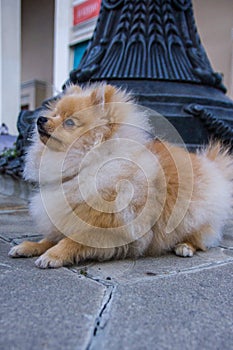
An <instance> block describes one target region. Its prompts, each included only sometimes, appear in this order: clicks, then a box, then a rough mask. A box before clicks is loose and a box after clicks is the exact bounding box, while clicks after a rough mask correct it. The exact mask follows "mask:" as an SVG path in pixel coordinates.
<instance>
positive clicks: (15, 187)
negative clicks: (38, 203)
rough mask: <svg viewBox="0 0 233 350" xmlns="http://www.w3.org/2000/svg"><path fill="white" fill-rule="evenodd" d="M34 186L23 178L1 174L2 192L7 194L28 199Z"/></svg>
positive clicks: (0, 187) (0, 184) (0, 186)
mask: <svg viewBox="0 0 233 350" xmlns="http://www.w3.org/2000/svg"><path fill="white" fill-rule="evenodd" d="M32 189H33V186H31V185H30V184H29V183H27V182H25V181H23V180H22V179H14V178H13V177H12V176H9V175H3V174H0V193H1V194H3V195H6V196H15V197H18V198H22V199H25V200H28V199H29V198H30V196H31V191H32Z"/></svg>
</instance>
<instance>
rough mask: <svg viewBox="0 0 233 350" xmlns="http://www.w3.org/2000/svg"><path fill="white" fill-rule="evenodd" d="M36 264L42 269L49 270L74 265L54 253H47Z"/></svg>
mask: <svg viewBox="0 0 233 350" xmlns="http://www.w3.org/2000/svg"><path fill="white" fill-rule="evenodd" d="M51 250H52V249H51ZM35 264H36V266H37V267H39V268H40V269H47V268H58V267H62V266H69V265H72V262H71V261H70V260H68V259H63V258H62V257H59V256H58V255H56V254H54V253H53V252H49V251H47V252H46V253H44V254H43V255H41V256H40V257H39V258H38V259H37V260H36V261H35Z"/></svg>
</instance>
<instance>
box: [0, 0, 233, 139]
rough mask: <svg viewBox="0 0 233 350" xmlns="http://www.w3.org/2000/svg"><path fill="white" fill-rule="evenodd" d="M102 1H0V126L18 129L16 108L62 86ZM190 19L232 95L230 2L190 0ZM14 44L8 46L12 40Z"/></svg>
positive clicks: (33, 105) (232, 6)
mask: <svg viewBox="0 0 233 350" xmlns="http://www.w3.org/2000/svg"><path fill="white" fill-rule="evenodd" d="M100 4H101V0H33V1H32V0H1V1H0V10H1V12H0V28H1V36H0V51H1V55H0V125H1V123H5V124H6V125H7V126H8V127H9V130H10V132H11V133H12V134H17V129H16V122H17V116H18V114H19V111H20V110H21V109H32V110H33V109H35V108H36V107H38V106H40V104H41V102H42V101H43V100H44V99H46V98H49V97H51V96H52V95H54V94H57V93H58V92H59V91H61V87H62V85H63V83H64V82H65V81H66V80H67V78H68V76H69V72H70V70H72V69H73V68H76V67H77V66H78V64H79V62H80V59H81V57H82V55H83V53H84V51H85V49H86V47H87V45H88V41H89V40H90V38H91V36H92V33H93V30H94V28H95V25H96V21H97V18H98V13H99V9H100ZM193 6H194V13H195V18H196V22H197V26H198V30H199V34H200V36H201V39H202V43H203V45H204V47H205V49H206V52H207V54H208V56H209V59H210V61H211V63H212V66H213V68H214V70H215V71H218V72H221V73H222V74H223V75H224V84H225V85H226V87H227V89H228V95H229V96H230V97H232V98H233V1H232V0H222V1H221V2H220V1H219V0H205V1H203V0H193ZM12 43H13V45H12Z"/></svg>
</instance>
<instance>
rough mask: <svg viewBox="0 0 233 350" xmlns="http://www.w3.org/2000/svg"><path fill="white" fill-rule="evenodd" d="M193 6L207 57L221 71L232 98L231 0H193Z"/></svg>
mask: <svg viewBox="0 0 233 350" xmlns="http://www.w3.org/2000/svg"><path fill="white" fill-rule="evenodd" d="M193 7H194V14H195V19H196V23H197V27H198V32H199V34H200V36H201V41H202V43H203V45H204V47H205V50H206V52H207V54H208V57H209V59H210V61H211V63H212V66H213V68H214V70H215V71H217V72H221V73H223V75H224V80H223V82H224V84H225V86H226V87H227V89H228V95H229V96H231V98H233V90H232V84H233V82H232V79H233V75H232V74H233V69H232V65H233V59H232V55H233V45H232V28H233V0H221V1H220V0H193Z"/></svg>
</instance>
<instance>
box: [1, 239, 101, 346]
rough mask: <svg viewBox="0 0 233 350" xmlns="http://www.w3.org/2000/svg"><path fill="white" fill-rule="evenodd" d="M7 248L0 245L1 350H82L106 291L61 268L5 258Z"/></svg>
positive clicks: (96, 284)
mask: <svg viewBox="0 0 233 350" xmlns="http://www.w3.org/2000/svg"><path fill="white" fill-rule="evenodd" d="M0 242H1V241H0ZM8 250H9V244H7V243H5V242H1V259H0V271H1V274H0V284H1V294H0V305H1V309H0V314H1V317H0V349H2V350H12V349H14V350H22V349H24V350H32V349H40V350H41V349H51V350H52V349H54V350H58V349H67V350H69V349H77V350H78V349H85V348H86V346H87V344H88V342H89V338H90V337H91V336H92V333H93V327H94V324H95V318H96V314H98V310H99V309H100V307H101V303H102V299H103V297H104V293H105V287H104V286H103V285H101V284H98V283H96V282H95V281H91V280H89V279H86V278H85V277H83V276H82V275H79V274H75V273H73V272H72V271H70V270H68V269H65V268H62V269H58V270H52V269H50V270H46V271H44V270H40V269H38V268H36V267H35V266H34V265H33V259H10V258H7V257H6V256H7V251H8Z"/></svg>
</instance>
